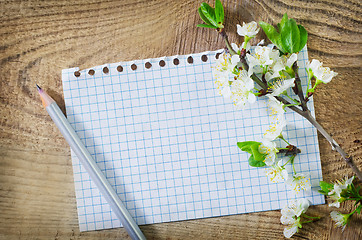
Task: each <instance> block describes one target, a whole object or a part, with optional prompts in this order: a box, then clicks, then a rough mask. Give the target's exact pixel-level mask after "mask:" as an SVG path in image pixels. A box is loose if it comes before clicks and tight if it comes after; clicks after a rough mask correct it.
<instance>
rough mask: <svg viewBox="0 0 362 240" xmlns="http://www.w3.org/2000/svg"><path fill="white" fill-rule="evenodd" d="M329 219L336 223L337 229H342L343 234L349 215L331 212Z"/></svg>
mask: <svg viewBox="0 0 362 240" xmlns="http://www.w3.org/2000/svg"><path fill="white" fill-rule="evenodd" d="M331 218H332V220H333V221H335V222H336V226H337V227H341V228H342V232H343V231H344V229H345V228H346V226H347V224H348V222H349V218H350V215H349V214H342V213H340V212H337V211H332V212H331Z"/></svg>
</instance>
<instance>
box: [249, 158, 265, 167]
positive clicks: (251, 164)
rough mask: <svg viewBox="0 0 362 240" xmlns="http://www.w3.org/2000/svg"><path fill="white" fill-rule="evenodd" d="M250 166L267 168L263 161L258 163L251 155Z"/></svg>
mask: <svg viewBox="0 0 362 240" xmlns="http://www.w3.org/2000/svg"><path fill="white" fill-rule="evenodd" d="M249 165H250V166H252V167H264V166H265V162H263V161H257V160H255V159H254V156H253V155H251V156H250V157H249Z"/></svg>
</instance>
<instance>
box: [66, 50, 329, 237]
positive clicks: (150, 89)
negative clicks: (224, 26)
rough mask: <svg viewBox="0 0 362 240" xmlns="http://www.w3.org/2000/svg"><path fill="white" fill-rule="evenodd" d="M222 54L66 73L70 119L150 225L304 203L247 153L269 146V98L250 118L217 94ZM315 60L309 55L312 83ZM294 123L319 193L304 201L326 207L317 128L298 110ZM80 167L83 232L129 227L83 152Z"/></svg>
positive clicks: (300, 167) (290, 129)
mask: <svg viewBox="0 0 362 240" xmlns="http://www.w3.org/2000/svg"><path fill="white" fill-rule="evenodd" d="M219 52H220V51H219ZM216 53H217V51H215V52H205V53H200V54H192V55H185V56H173V57H164V58H157V59H147V60H137V61H131V62H119V63H114V64H107V65H102V66H97V67H94V68H92V70H94V72H93V71H89V70H90V69H86V70H82V71H80V76H78V77H76V76H75V75H74V72H75V71H77V70H78V69H76V68H72V69H66V70H63V72H62V80H63V89H64V98H65V104H66V111H67V117H68V120H69V121H70V123H71V125H72V126H73V127H74V129H75V130H76V132H77V134H78V135H79V136H80V138H81V140H82V141H83V142H84V143H85V145H86V147H87V149H88V150H89V151H90V153H91V154H92V156H93V157H94V159H95V160H96V162H97V164H98V166H99V167H100V168H101V170H102V171H103V173H104V174H105V175H106V177H107V179H108V181H109V182H110V183H111V185H112V186H113V187H114V189H115V190H116V192H117V193H118V195H119V197H120V198H121V200H122V201H123V202H124V203H125V205H126V207H127V209H128V210H129V212H130V213H131V215H132V216H133V217H134V219H135V220H136V222H137V223H138V224H140V225H142V224H151V223H160V222H169V221H179V220H186V219H195V218H206V217H216V216H223V215H230V214H240V213H248V212H257V211H266V210H273V209H280V208H282V207H283V206H284V205H285V204H286V203H287V202H288V200H291V199H295V198H296V196H295V195H294V193H293V192H291V191H289V190H288V189H287V187H286V185H285V184H284V183H271V182H270V181H269V180H268V179H267V177H266V175H265V168H253V167H250V166H249V164H248V158H249V155H248V153H245V152H242V151H240V150H239V149H238V147H237V145H236V143H237V142H238V141H246V140H251V141H261V139H262V136H263V133H264V132H265V130H266V129H268V127H269V122H270V120H271V119H270V118H269V117H268V109H267V107H266V100H264V98H261V99H258V100H257V102H256V103H255V104H253V105H252V106H249V107H247V108H246V109H245V110H243V111H241V110H236V108H235V107H234V105H233V104H232V103H231V101H229V100H225V99H224V98H223V97H221V96H218V95H217V93H216V89H215V86H214V80H213V77H212V71H211V66H212V64H213V63H214V62H215V57H216ZM190 56H191V57H192V59H193V61H192V63H189V62H191V61H187V59H188V58H189V57H190ZM175 59H177V60H175ZM307 59H308V57H307V52H306V50H303V51H302V52H301V53H300V54H299V65H300V66H301V70H300V75H301V77H302V81H304V83H306V76H305V73H304V71H303V66H305V62H306V61H307ZM160 62H161V63H160ZM146 63H150V64H147V66H148V67H149V68H146V67H145V64H146ZM176 64H177V65H176ZM132 65H133V67H132ZM150 65H152V66H150ZM160 65H163V66H160ZM135 67H136V69H135V70H133V69H134V68H135ZM132 68H133V69H132ZM107 70H108V71H107ZM93 73H94V74H93ZM308 104H309V106H310V108H311V109H312V110H313V102H312V101H310V102H309V103H308ZM286 118H287V120H288V125H287V127H286V130H285V131H284V133H285V135H286V137H287V139H288V141H289V142H291V143H292V144H295V145H297V146H298V147H299V148H300V149H301V150H302V153H301V154H299V155H298V156H297V157H296V160H295V162H296V164H295V167H296V170H297V171H298V172H302V173H308V174H310V175H311V182H312V188H313V190H314V191H312V192H311V193H303V194H302V195H301V196H302V197H306V198H308V199H309V200H310V201H311V202H312V203H313V204H321V203H324V197H323V196H322V195H320V194H319V193H317V192H316V191H315V189H317V186H318V183H319V181H320V180H322V173H321V164H320V158H319V147H318V140H317V133H316V130H315V129H314V128H313V127H312V125H311V124H309V123H308V122H307V121H306V120H304V119H303V118H301V117H299V116H298V115H297V114H295V113H294V112H290V111H288V112H287V113H286ZM72 160H73V167H74V181H75V189H76V197H77V208H78V216H79V224H80V230H81V231H87V230H94V229H104V228H114V227H119V226H121V225H120V222H119V221H118V219H117V218H116V216H115V215H114V214H113V213H112V212H111V210H110V207H109V205H108V204H107V202H106V201H105V200H104V199H103V197H102V196H101V194H100V193H99V191H98V189H97V188H96V186H95V185H94V184H93V182H92V181H91V180H90V178H89V175H88V174H87V173H86V172H85V170H84V168H83V167H82V166H81V165H80V162H79V160H78V159H77V157H76V156H75V154H73V153H72ZM289 172H290V173H291V169H289ZM299 197H300V196H299Z"/></svg>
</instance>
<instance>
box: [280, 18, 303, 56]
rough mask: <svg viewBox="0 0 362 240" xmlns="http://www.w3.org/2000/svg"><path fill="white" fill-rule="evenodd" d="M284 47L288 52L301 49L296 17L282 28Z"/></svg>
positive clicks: (281, 35) (281, 34)
mask: <svg viewBox="0 0 362 240" xmlns="http://www.w3.org/2000/svg"><path fill="white" fill-rule="evenodd" d="M280 38H281V43H282V46H283V49H284V50H285V51H286V52H288V53H295V52H297V50H298V49H299V44H300V33H299V28H298V25H297V23H296V22H295V20H294V19H289V20H288V21H287V22H286V23H285V24H284V26H282V29H281V30H280Z"/></svg>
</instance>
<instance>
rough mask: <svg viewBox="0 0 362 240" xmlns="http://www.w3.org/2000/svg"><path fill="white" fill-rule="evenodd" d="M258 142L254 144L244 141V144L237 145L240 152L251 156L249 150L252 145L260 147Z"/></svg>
mask: <svg viewBox="0 0 362 240" xmlns="http://www.w3.org/2000/svg"><path fill="white" fill-rule="evenodd" d="M260 144H261V143H260V142H254V141H246V142H238V143H237V145H238V147H239V148H240V149H241V151H244V152H248V153H250V154H253V151H252V150H251V146H252V145H258V146H259V145H260Z"/></svg>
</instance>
